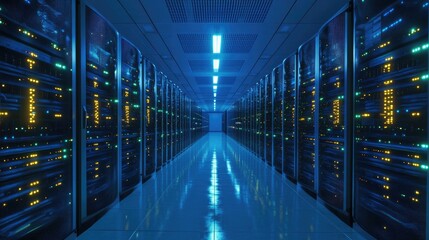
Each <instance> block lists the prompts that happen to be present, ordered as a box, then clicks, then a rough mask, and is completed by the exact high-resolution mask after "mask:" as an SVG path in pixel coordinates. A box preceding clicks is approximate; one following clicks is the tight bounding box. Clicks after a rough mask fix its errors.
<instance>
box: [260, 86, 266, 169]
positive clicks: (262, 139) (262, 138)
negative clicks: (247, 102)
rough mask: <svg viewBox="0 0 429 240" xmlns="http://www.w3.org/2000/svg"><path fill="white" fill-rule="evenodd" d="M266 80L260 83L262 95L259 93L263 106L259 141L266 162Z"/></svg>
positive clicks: (262, 156)
mask: <svg viewBox="0 0 429 240" xmlns="http://www.w3.org/2000/svg"><path fill="white" fill-rule="evenodd" d="M265 83H266V80H265V78H262V79H261V80H260V82H259V88H260V90H259V91H260V93H259V98H260V106H261V109H260V111H261V117H260V139H259V142H260V143H259V144H260V145H259V147H260V148H261V149H260V151H261V153H260V154H261V158H262V160H264V161H266V159H267V158H266V156H265V152H266V141H265V136H266V132H265V131H266V129H265V127H266V121H265V118H266V104H265V103H266V89H265V88H266V85H265Z"/></svg>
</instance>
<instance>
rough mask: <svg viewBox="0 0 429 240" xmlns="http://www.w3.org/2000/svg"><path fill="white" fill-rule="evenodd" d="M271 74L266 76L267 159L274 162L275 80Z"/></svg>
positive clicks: (270, 163)
mask: <svg viewBox="0 0 429 240" xmlns="http://www.w3.org/2000/svg"><path fill="white" fill-rule="evenodd" d="M272 80H273V79H272V77H271V74H269V75H267V76H266V77H265V81H266V93H265V99H266V100H265V101H266V102H265V147H266V150H265V160H266V161H267V163H268V164H269V165H272V164H273V82H272Z"/></svg>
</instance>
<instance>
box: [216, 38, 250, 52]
mask: <svg viewBox="0 0 429 240" xmlns="http://www.w3.org/2000/svg"><path fill="white" fill-rule="evenodd" d="M257 37H258V35H257V34H228V35H225V41H224V45H223V46H222V52H226V53H248V52H249V51H250V49H252V47H253V44H254V43H255V41H256V38H257Z"/></svg>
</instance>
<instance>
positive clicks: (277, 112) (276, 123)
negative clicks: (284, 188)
mask: <svg viewBox="0 0 429 240" xmlns="http://www.w3.org/2000/svg"><path fill="white" fill-rule="evenodd" d="M282 73H283V68H282V66H279V67H276V68H275V69H274V70H273V83H274V84H273V110H274V111H273V162H274V167H275V169H276V170H277V171H278V172H280V173H281V172H282V171H283V90H284V87H283V78H282V76H283V74H282Z"/></svg>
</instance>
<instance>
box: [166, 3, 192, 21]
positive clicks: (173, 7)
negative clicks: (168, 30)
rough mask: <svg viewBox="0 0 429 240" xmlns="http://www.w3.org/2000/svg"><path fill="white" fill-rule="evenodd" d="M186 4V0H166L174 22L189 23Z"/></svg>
mask: <svg viewBox="0 0 429 240" xmlns="http://www.w3.org/2000/svg"><path fill="white" fill-rule="evenodd" d="M184 2H185V1H184V0H165V3H166V4H167V8H168V11H169V12H170V16H171V21H172V22H175V23H184V22H187V21H188V18H187V17H186V10H185V4H184Z"/></svg>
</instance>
